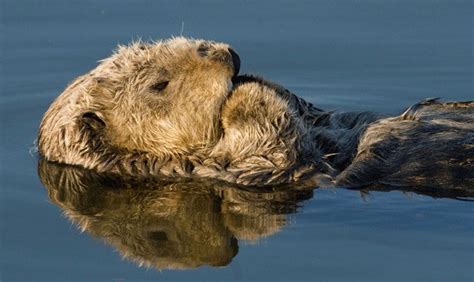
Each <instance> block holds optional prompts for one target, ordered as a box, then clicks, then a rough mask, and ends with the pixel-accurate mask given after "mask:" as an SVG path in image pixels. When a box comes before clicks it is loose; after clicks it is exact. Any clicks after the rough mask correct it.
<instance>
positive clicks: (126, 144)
mask: <svg viewBox="0 0 474 282" xmlns="http://www.w3.org/2000/svg"><path fill="white" fill-rule="evenodd" d="M233 76H234V73H233V72H232V62H231V60H230V59H229V54H228V46H227V45H225V44H221V43H214V42H207V41H199V40H198V41H196V40H189V39H185V38H175V39H172V40H169V41H164V42H158V43H152V44H144V43H136V44H133V45H131V46H128V47H121V48H120V49H119V50H118V51H117V53H116V54H115V55H113V56H112V57H111V58H108V59H106V60H104V61H103V62H102V63H101V64H100V65H99V66H98V67H97V68H96V69H94V70H92V71H91V72H90V73H89V74H86V75H84V76H82V77H80V78H78V79H77V80H76V81H75V82H73V83H72V84H71V85H70V86H69V87H68V88H67V89H66V90H65V91H64V92H63V94H61V95H60V96H59V97H58V99H57V100H56V101H55V102H54V103H53V105H52V106H51V107H50V109H49V110H48V112H47V113H46V114H45V117H44V119H43V121H42V123H41V126H40V134H39V152H40V154H41V155H42V156H43V157H44V158H45V159H47V160H50V161H57V162H61V163H68V164H75V165H80V166H82V167H85V168H88V169H93V170H96V171H99V172H113V173H117V174H131V175H143V176H147V175H165V176H186V177H207V178H218V179H222V180H226V181H228V182H234V183H239V184H244V185H276V184H284V183H294V182H299V181H308V180H312V181H314V183H315V185H320V186H328V185H337V186H348V187H357V186H365V185H369V184H373V183H385V184H390V185H395V186H410V185H415V186H421V187H432V188H435V189H474V188H473V187H474V176H473V175H474V167H473V159H474V147H473V143H474V142H473V140H474V103H473V102H464V103H462V102H459V103H456V102H454V103H441V102H438V101H436V100H427V101H423V102H420V103H418V104H416V105H414V106H412V107H410V108H409V109H408V110H406V111H405V112H404V113H403V114H401V115H400V116H396V117H383V116H382V115H379V114H375V113H369V112H361V113H335V112H326V111H323V110H321V109H318V108H316V107H314V106H313V105H311V104H310V103H307V102H305V101H304V100H303V99H301V98H299V97H297V96H295V95H294V94H292V93H290V92H289V91H288V90H286V89H285V88H283V87H281V86H279V85H276V84H274V83H271V82H268V81H265V80H263V79H261V78H258V77H252V76H241V77H235V76H234V77H233ZM232 77H233V78H234V86H233V87H234V89H233V90H232V91H231V92H230V93H229V88H230V79H231V78H232ZM163 78H166V79H170V85H169V86H168V88H167V89H166V93H165V95H161V96H158V97H157V96H154V95H153V94H151V93H150V90H149V87H150V85H153V83H156V82H157V81H160V80H162V79H163Z"/></svg>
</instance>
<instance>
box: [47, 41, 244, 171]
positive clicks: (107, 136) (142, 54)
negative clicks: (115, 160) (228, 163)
mask: <svg viewBox="0 0 474 282" xmlns="http://www.w3.org/2000/svg"><path fill="white" fill-rule="evenodd" d="M239 67H240V60H239V57H238V55H237V54H236V53H235V52H234V51H233V50H232V49H230V47H229V46H228V45H226V44H222V43H216V42H211V41H204V40H192V39H186V38H182V37H178V38H173V39H170V40H166V41H159V42H153V43H142V42H138V43H134V44H132V45H130V46H120V47H119V48H118V50H117V51H116V52H115V53H114V54H113V55H112V56H111V57H109V58H107V59H104V60H102V61H101V62H100V64H99V65H98V66H97V67H96V68H95V69H93V70H92V71H90V72H89V73H88V74H86V75H83V76H81V77H79V78H78V79H76V81H74V82H73V83H72V84H71V85H70V86H69V87H68V88H67V89H66V90H65V91H64V92H63V93H62V94H61V95H60V96H59V97H58V98H57V99H56V101H55V102H54V103H53V105H52V106H51V107H50V109H49V110H48V112H47V113H46V114H45V117H44V119H43V122H42V124H41V127H40V135H39V149H40V153H41V154H42V155H44V156H45V157H46V158H47V159H50V160H56V161H62V162H66V163H73V164H74V163H76V162H77V154H69V155H71V156H70V157H69V158H68V157H67V156H65V155H68V152H67V151H68V150H71V148H64V149H63V150H61V149H58V146H59V147H60V146H63V143H69V144H72V143H77V142H78V141H80V140H79V139H80V138H79V137H78V136H77V135H80V131H81V129H80V126H78V125H75V124H76V123H81V122H82V123H85V124H87V126H88V127H89V128H93V129H94V130H96V131H100V132H101V136H104V140H105V141H106V142H107V143H108V144H109V145H111V147H114V148H121V149H126V150H127V151H143V152H149V153H152V154H154V155H156V156H163V155H164V156H173V155H182V154H189V153H190V152H193V151H195V150H198V149H199V148H202V147H206V146H209V145H210V144H212V143H214V142H216V139H217V138H218V135H219V131H220V129H219V126H218V124H219V115H220V114H219V113H220V108H221V106H222V104H223V102H224V100H225V98H226V96H227V94H228V93H229V90H230V88H231V87H232V81H231V79H232V77H234V76H235V75H237V73H238V71H239ZM102 133H103V134H102ZM64 146H65V147H67V145H64ZM79 150H80V148H79Z"/></svg>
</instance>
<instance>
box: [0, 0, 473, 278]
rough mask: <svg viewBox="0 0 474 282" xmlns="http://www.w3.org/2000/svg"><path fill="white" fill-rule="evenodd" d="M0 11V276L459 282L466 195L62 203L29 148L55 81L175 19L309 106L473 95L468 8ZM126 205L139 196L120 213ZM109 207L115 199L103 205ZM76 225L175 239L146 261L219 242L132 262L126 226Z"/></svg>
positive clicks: (465, 266) (211, 191)
mask: <svg viewBox="0 0 474 282" xmlns="http://www.w3.org/2000/svg"><path fill="white" fill-rule="evenodd" d="M0 3H1V6H0V13H1V14H0V23H1V26H0V28H1V29H0V36H1V37H0V44H1V57H0V59H1V63H0V68H1V76H0V78H1V81H0V91H1V98H0V103H1V147H0V152H1V163H0V167H1V194H0V200H1V204H0V224H1V225H0V236H1V237H0V238H1V244H0V248H1V250H0V280H1V281H152V280H153V281H155V280H159V281H162V280H163V281H184V280H195V281H230V280H243V281H248V280H254V281H264V280H266V281H279V280H281V281H296V280H301V281H382V280H383V281H472V280H473V279H474V273H473V269H474V239H473V238H474V205H473V204H472V203H469V202H464V201H457V200H452V199H433V198H431V197H429V196H422V195H416V194H410V193H408V194H404V193H401V192H397V191H394V192H372V193H371V194H370V195H368V196H364V197H361V196H360V194H359V192H356V191H349V190H343V189H334V190H322V189H317V190H314V191H312V192H311V193H307V192H305V193H303V194H301V195H300V194H298V193H296V192H295V193H296V194H292V193H289V194H285V193H283V194H272V193H270V194H268V193H267V194H265V193H259V192H249V191H247V192H244V191H234V190H232V188H228V189H226V187H212V188H209V187H208V185H207V186H206V185H204V186H205V188H203V191H202V192H199V193H198V192H195V191H194V192H193V191H191V192H190V191H188V192H183V191H181V192H180V193H184V194H183V195H181V194H179V193H178V192H176V189H175V190H173V189H171V190H169V189H168V188H166V189H168V190H166V189H165V188H163V189H164V190H163V191H161V190H159V189H157V190H156V191H155V192H150V193H152V194H153V193H164V194H156V195H155V194H153V195H154V196H147V195H148V194H146V193H145V192H144V194H143V193H141V194H140V195H135V194H133V193H138V192H137V191H135V192H134V191H133V190H131V191H129V193H131V194H126V193H125V192H124V193H125V194H126V195H122V194H120V193H119V194H116V192H113V191H112V192H110V191H109V192H110V193H111V194H104V193H106V192H104V191H108V190H106V189H104V190H100V189H99V190H97V191H98V192H97V194H90V195H88V194H87V195H83V194H80V195H79V197H85V198H84V202H80V203H76V202H74V201H72V200H71V201H68V200H69V198H68V194H67V193H66V194H64V193H62V192H61V191H56V190H54V189H60V188H61V187H59V188H58V187H56V188H54V185H52V187H53V188H51V187H48V189H49V191H48V190H47V189H45V187H44V186H43V185H42V184H41V182H40V180H39V176H38V164H37V158H36V157H35V156H34V155H31V154H30V152H29V151H30V148H31V147H32V144H33V142H34V139H35V138H36V134H37V127H38V125H39V122H40V119H41V116H42V114H43V113H44V112H45V111H46V109H47V108H48V106H49V104H50V103H51V102H52V100H53V99H54V98H55V97H56V96H57V95H58V94H59V93H60V92H61V91H62V89H63V88H64V86H65V85H66V84H67V83H68V82H69V81H70V80H72V79H73V78H74V77H76V76H78V75H80V74H82V73H84V72H86V71H88V70H90V69H91V68H93V67H94V66H95V65H96V61H98V60H99V59H101V58H104V57H107V56H108V55H109V54H110V52H111V50H112V49H113V48H114V47H115V46H116V45H117V44H118V43H127V42H130V41H131V40H134V39H138V38H142V39H145V40H147V39H158V38H166V37H169V36H172V35H179V34H180V33H181V30H182V28H183V26H184V30H183V35H185V36H191V37H197V38H207V39H213V40H217V41H225V42H229V43H230V44H231V45H232V46H234V48H235V49H236V50H237V52H238V53H239V54H240V57H241V59H242V71H241V72H242V73H245V72H254V73H259V74H261V75H263V76H265V77H267V78H271V79H272V80H274V81H277V82H279V83H281V84H283V85H285V86H286V87H287V88H289V89H290V90H292V91H293V92H295V93H297V94H298V95H300V96H303V97H305V98H306V99H307V100H309V101H311V102H313V103H315V104H316V105H317V106H319V107H322V108H324V109H328V110H329V109H339V110H373V111H380V112H385V113H398V112H399V111H401V110H402V109H403V108H404V107H406V106H408V105H410V104H413V103H415V102H417V101H419V100H420V99H423V98H426V97H442V98H444V99H446V100H468V99H471V100H472V99H473V98H474V97H473V93H474V92H473V56H472V38H473V32H472V18H473V15H472V13H473V7H472V1H457V0H449V1H448V0H446V1H442V0H436V1H435V0H433V1H429V0H411V1H403V0H402V1H390V0H381V1H372V0H362V1H355V0H354V1H349V0H341V1H330V0H322V1H290V0H287V1H279V0H277V1H259V2H257V1H235V2H227V1H226V2H224V1H210V0H206V1H144V0H140V1H133V2H132V1H121V2H118V1H111V0H107V1H81V2H76V1H74V2H73V1H59V0H57V1H13V0H2V1H1V2H0ZM183 23H184V25H183ZM40 171H42V170H41V168H40ZM46 175H52V174H46ZM43 181H44V179H43ZM93 185H95V184H93ZM160 187H161V186H160ZM166 187H167V186H166ZM51 189H52V190H51ZM178 190H179V189H178ZM52 191H53V192H52ZM173 191H174V192H173ZM48 192H49V194H50V195H52V196H51V198H52V200H51V199H50V197H48ZM114 193H115V194H114ZM104 195H105V196H104ZM134 195H135V196H134ZM69 196H70V195H69ZM132 196H133V197H132ZM130 197H131V198H136V197H138V198H139V199H141V198H140V197H143V199H144V201H143V202H141V203H140V204H136V203H131V202H130V206H129V207H130V209H129V210H127V209H126V208H124V207H123V206H120V205H123V204H124V203H128V202H127V201H125V200H123V199H131V198H130ZM96 198H97V199H102V200H103V202H101V201H99V200H97V203H94V201H95V199H96ZM79 199H82V198H79ZM105 199H107V200H105ZM113 199H122V200H117V202H116V203H117V208H116V209H115V206H114V203H115V202H111V201H112V200H113ZM153 199H159V201H158V202H160V203H162V202H163V203H168V204H169V206H167V205H168V204H165V205H164V206H165V207H168V208H169V209H166V212H165V215H163V214H159V212H158V211H155V210H154V209H153V208H152V206H150V205H151V204H150V205H147V204H146V203H148V202H147V201H150V203H155V202H154V200H153ZM192 199H195V200H192ZM145 200H147V201H145ZM91 201H92V202H91ZM53 202H54V203H53ZM170 203H171V204H170ZM78 205H79V206H78ZM90 205H92V207H90ZM60 206H62V208H61V207H60ZM162 207H163V205H162ZM183 207H193V208H192V209H184V208H183ZM89 208H92V209H94V208H95V209H98V210H94V211H90V210H89ZM120 208H122V209H120ZM134 208H137V209H139V210H145V209H147V212H143V215H144V216H143V218H145V219H146V220H145V221H143V222H144V223H140V222H141V221H138V222H136V221H134V220H133V218H132V219H130V218H129V217H127V216H129V213H128V212H132V211H134ZM150 209H151V210H150ZM124 210H125V211H126V212H124ZM158 210H159V209H158ZM72 211H74V212H72ZM64 212H68V214H69V217H68V216H65V215H64V214H63V213H64ZM154 212H156V213H154ZM162 212H163V211H162ZM91 214H92V215H91ZM139 214H140V213H139ZM71 215H75V216H76V218H75V219H73V220H75V222H76V223H72V222H71V220H70V218H71V217H72V216H71ZM119 215H123V216H125V218H121V217H119ZM145 215H146V216H148V215H149V216H150V217H145ZM88 216H89V217H90V216H92V218H93V219H95V220H97V221H98V222H99V223H97V224H99V225H98V226H102V225H100V222H104V221H106V220H111V222H112V226H121V223H123V224H124V225H125V226H131V228H132V229H131V230H128V231H127V232H132V233H133V232H138V231H139V230H144V231H143V232H144V233H140V234H141V235H137V237H136V238H142V237H143V236H145V237H143V238H148V239H149V240H151V241H145V242H143V248H144V249H145V250H146V246H150V245H147V244H148V243H150V242H152V243H153V242H163V241H166V240H171V239H172V238H181V239H180V240H181V241H180V242H181V244H178V243H177V245H173V246H172V247H169V246H168V245H166V244H161V243H160V244H158V245H156V247H157V249H158V250H157V252H160V253H161V254H163V253H166V254H168V255H169V254H170V253H173V254H177V253H179V252H181V253H183V254H186V255H188V256H192V254H195V253H198V254H199V253H200V252H199V250H200V249H199V248H202V245H203V244H204V243H203V242H207V241H206V240H210V239H209V238H214V237H213V236H215V240H217V241H214V242H221V243H222V246H225V248H224V247H223V248H219V246H221V245H219V244H217V243H216V244H217V245H213V246H211V245H209V246H211V247H209V249H207V251H204V253H205V252H207V254H208V255H209V254H210V253H211V250H214V251H215V253H213V254H214V255H210V257H206V256H205V255H201V256H200V257H199V255H198V256H197V257H198V258H196V256H194V262H196V261H197V262H199V263H198V264H200V263H204V264H211V265H220V266H219V267H212V266H201V267H198V268H191V269H189V270H168V269H166V267H164V264H162V267H161V268H163V269H162V270H161V271H158V270H156V269H155V268H154V267H145V266H143V267H139V266H138V264H137V263H136V261H137V259H135V260H134V259H133V256H132V258H131V259H128V260H127V259H122V255H123V250H124V249H126V246H128V245H127V244H128V243H130V242H128V241H127V242H128V243H127V242H126V241H121V240H125V239H123V238H122V237H120V235H121V234H122V233H123V232H125V231H123V230H122V231H120V232H119V231H117V230H115V229H111V230H108V229H104V228H102V227H101V228H99V227H97V228H96V227H94V225H91V226H89V227H88V228H89V229H87V228H86V231H85V232H83V233H81V232H80V230H79V229H78V228H77V227H76V226H77V225H76V224H77V223H78V222H79V220H80V219H82V220H83V221H84V220H86V219H87V217H88ZM148 218H151V219H150V220H151V221H147V220H148ZM100 220H103V221H100ZM127 224H130V225H127ZM134 224H135V225H134ZM136 224H138V225H136ZM140 224H142V225H140ZM153 226H154V227H153ZM163 226H165V227H163ZM148 227H149V228H148ZM152 227H153V228H152ZM188 227H189V228H188ZM140 228H141V229H140ZM147 228H148V229H147ZM193 228H194V229H193ZM114 230H115V231H116V232H117V233H113V231H114ZM163 230H168V231H169V232H168V233H166V232H165V231H163ZM203 230H204V231H206V232H207V233H206V232H204V231H203ZM106 231H110V232H112V233H110V234H112V235H110V234H109V233H107V232H106ZM115 231H114V232H115ZM201 231H202V232H204V233H202V232H201ZM121 232H122V233H121ZM173 232H174V233H173ZM200 232H201V233H200ZM132 233H130V234H132ZM91 234H92V235H91ZM104 234H105V235H104ZM107 234H109V235H107ZM127 234H129V233H127ZM133 234H134V233H133ZM137 234H138V233H137ZM172 234H174V235H172ZM104 236H109V237H107V238H105V237H104ZM114 236H115V237H114ZM140 236H142V237H140ZM146 236H148V237H146ZM150 236H151V237H150ZM172 236H175V237H172ZM186 236H189V237H186ZM148 239H146V240H148ZM107 240H108V241H107ZM113 240H115V241H113ZM219 240H220V241H219ZM111 241H113V242H111ZM105 242H108V243H105ZM134 242H135V241H133V240H132V243H133V244H135V243H134ZM147 242H148V243H147ZM200 242H201V243H202V244H200ZM132 243H130V244H132ZM130 244H129V245H130ZM133 244H132V245H133ZM206 244H207V243H206ZM120 246H121V247H120ZM124 246H125V247H124ZM135 247H136V248H135V249H137V248H138V249H140V247H141V245H140V244H138V246H137V245H135ZM152 247H153V246H152ZM121 248H122V249H121ZM160 248H161V249H160ZM166 248H168V249H166ZM173 248H174V249H173ZM166 250H168V251H166ZM173 250H174V251H173ZM201 253H203V252H202V251H201ZM142 262H143V261H142ZM171 263H172V261H171V262H170V261H168V265H171ZM174 263H177V262H174ZM186 264H187V265H188V266H192V265H193V263H192V260H191V259H188V260H186V262H185V263H183V262H182V265H181V266H184V265H186ZM195 264H196V263H194V265H195ZM224 265H225V266H224Z"/></svg>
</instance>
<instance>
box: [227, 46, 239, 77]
mask: <svg viewBox="0 0 474 282" xmlns="http://www.w3.org/2000/svg"><path fill="white" fill-rule="evenodd" d="M229 53H230V55H231V56H232V64H233V65H234V76H237V74H238V73H239V71H240V58H239V55H237V53H236V52H235V51H234V50H233V49H232V48H229Z"/></svg>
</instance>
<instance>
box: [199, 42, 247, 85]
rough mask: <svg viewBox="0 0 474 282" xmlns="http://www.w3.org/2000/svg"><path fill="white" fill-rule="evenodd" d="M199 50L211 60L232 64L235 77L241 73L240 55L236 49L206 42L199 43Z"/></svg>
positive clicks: (202, 55) (200, 54)
mask: <svg viewBox="0 0 474 282" xmlns="http://www.w3.org/2000/svg"><path fill="white" fill-rule="evenodd" d="M197 52H198V54H199V56H201V57H207V58H209V59H211V60H216V61H220V62H223V63H225V64H227V65H229V66H231V67H232V69H233V71H234V74H233V76H234V77H235V76H237V74H239V71H240V57H239V55H238V54H237V52H235V50H234V49H232V48H230V47H228V48H225V47H224V48H222V46H214V45H213V44H209V42H204V43H201V44H200V45H199V47H198V49H197Z"/></svg>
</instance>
